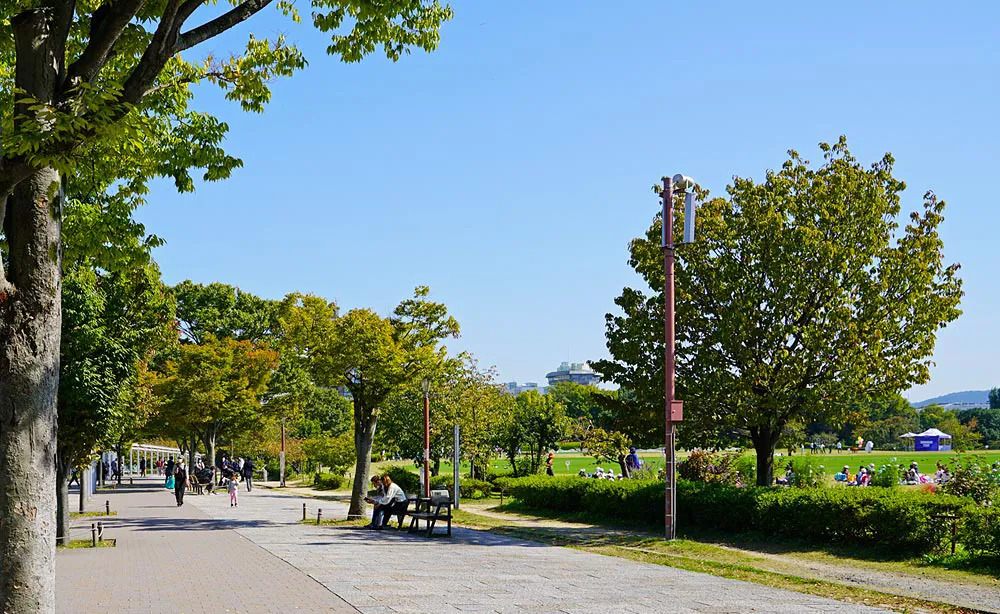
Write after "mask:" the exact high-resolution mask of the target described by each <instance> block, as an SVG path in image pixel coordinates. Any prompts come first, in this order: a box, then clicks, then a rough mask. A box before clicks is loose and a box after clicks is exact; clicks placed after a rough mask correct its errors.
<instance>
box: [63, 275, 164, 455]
mask: <svg viewBox="0 0 1000 614" xmlns="http://www.w3.org/2000/svg"><path fill="white" fill-rule="evenodd" d="M62 304H63V321H62V327H63V330H62V339H61V349H60V354H61V356H60V357H61V360H60V378H59V395H58V409H59V420H58V422H59V433H60V437H59V442H58V452H57V455H58V458H59V460H60V462H61V463H63V466H65V467H72V466H79V465H81V464H83V463H85V462H86V461H87V460H88V458H89V456H90V455H91V453H92V452H93V450H95V449H99V448H106V447H110V446H112V445H114V444H117V443H118V442H119V441H122V440H124V442H125V443H127V442H128V440H129V439H130V438H131V437H133V436H134V435H135V433H136V432H137V430H138V429H139V428H140V427H141V426H142V425H143V424H144V423H145V421H146V419H147V418H148V414H149V412H150V410H151V408H150V407H149V404H148V403H146V402H144V399H145V396H144V395H143V386H144V385H145V383H146V382H145V381H144V377H143V375H144V373H145V363H146V361H147V359H148V358H150V357H151V356H152V355H153V354H154V353H155V352H156V351H157V350H161V349H163V348H164V347H167V346H168V345H169V344H170V342H171V327H170V325H171V322H172V321H173V313H174V304H173V301H172V300H171V298H170V297H169V296H168V295H167V294H166V292H165V288H164V287H163V284H162V283H161V281H160V272H159V269H157V268H156V266H155V265H152V264H149V265H145V266H135V267H132V268H122V269H120V270H118V271H115V272H99V271H95V270H93V269H89V268H74V269H72V270H70V271H68V272H67V273H66V275H65V276H64V278H63V293H62Z"/></svg>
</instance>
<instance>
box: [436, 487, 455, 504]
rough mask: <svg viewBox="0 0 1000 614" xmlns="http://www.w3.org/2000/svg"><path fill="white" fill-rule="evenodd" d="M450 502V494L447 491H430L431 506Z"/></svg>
mask: <svg viewBox="0 0 1000 614" xmlns="http://www.w3.org/2000/svg"><path fill="white" fill-rule="evenodd" d="M450 501H451V493H450V492H448V491H447V490H432V491H431V505H443V504H445V503H449V502H450Z"/></svg>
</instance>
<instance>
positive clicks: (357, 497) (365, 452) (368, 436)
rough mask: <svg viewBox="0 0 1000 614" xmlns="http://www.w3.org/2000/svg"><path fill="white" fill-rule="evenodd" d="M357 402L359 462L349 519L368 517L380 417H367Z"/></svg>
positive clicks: (356, 422)
mask: <svg viewBox="0 0 1000 614" xmlns="http://www.w3.org/2000/svg"><path fill="white" fill-rule="evenodd" d="M360 410H361V408H360V407H359V406H358V403H357V401H355V404H354V415H355V419H354V450H355V452H356V457H357V462H356V463H355V465H354V488H353V489H352V490H351V507H350V509H349V510H347V517H348V518H363V517H364V516H365V515H367V513H368V510H367V507H368V506H367V505H365V496H366V495H367V494H368V478H369V477H370V475H371V470H372V443H373V442H374V441H375V427H376V426H377V425H378V417H377V416H373V415H368V416H365V415H364V413H363V412H362V411H360Z"/></svg>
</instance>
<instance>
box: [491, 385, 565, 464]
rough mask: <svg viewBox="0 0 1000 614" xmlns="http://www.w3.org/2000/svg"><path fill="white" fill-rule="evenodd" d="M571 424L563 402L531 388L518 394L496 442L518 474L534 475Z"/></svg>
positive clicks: (498, 430)
mask: <svg viewBox="0 0 1000 614" xmlns="http://www.w3.org/2000/svg"><path fill="white" fill-rule="evenodd" d="M567 423H568V422H567V419H566V410H565V408H564V407H563V406H562V405H560V404H559V403H557V402H556V401H555V399H552V398H550V397H549V396H548V395H541V394H538V392H536V391H534V390H529V391H527V392H522V393H521V394H519V395H517V397H516V399H515V402H514V407H513V408H512V411H510V412H509V413H508V414H507V415H506V416H504V417H503V422H502V423H501V424H500V425H499V428H498V429H497V431H496V432H495V434H494V437H495V439H494V441H495V443H496V445H497V446H498V447H499V448H501V449H502V450H503V451H504V454H505V455H506V456H507V458H508V459H509V460H510V463H511V466H513V467H514V474H515V475H530V474H534V473H538V470H539V469H540V468H541V466H542V458H543V456H544V455H545V454H546V453H547V452H548V451H549V450H551V449H552V448H553V447H555V445H556V444H557V443H558V442H559V439H560V438H561V437H562V434H563V432H564V431H565V429H566V426H567ZM522 453H523V454H524V455H525V456H524V457H523V458H521V457H520V455H521V454H522Z"/></svg>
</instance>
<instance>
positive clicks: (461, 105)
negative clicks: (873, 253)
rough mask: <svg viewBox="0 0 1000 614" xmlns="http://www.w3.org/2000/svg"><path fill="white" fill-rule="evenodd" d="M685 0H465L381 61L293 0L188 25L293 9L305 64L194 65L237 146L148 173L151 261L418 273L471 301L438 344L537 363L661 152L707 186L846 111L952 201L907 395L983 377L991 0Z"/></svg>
mask: <svg viewBox="0 0 1000 614" xmlns="http://www.w3.org/2000/svg"><path fill="white" fill-rule="evenodd" d="M299 4H301V5H304V4H305V3H304V2H300V3H299ZM679 4H682V3H668V2H662V1H657V2H652V1H651V2H639V1H633V2H628V3H620V4H616V3H608V2H584V1H573V2H570V1H568V0H566V1H555V0H550V1H546V2H523V3H517V4H515V3H500V2H489V1H482V2H477V1H473V0H461V1H459V2H455V3H454V4H453V7H454V9H455V19H454V20H453V21H452V22H450V23H448V24H446V25H445V27H444V29H443V31H442V41H441V47H440V49H439V50H438V51H437V52H435V53H433V54H429V55H428V54H425V53H423V52H415V53H414V54H413V55H410V56H407V57H405V58H403V59H402V60H401V61H400V62H398V63H396V64H393V63H391V62H388V61H385V60H384V59H379V58H377V57H374V56H373V57H372V58H370V59H368V60H366V61H364V62H362V63H361V64H353V65H344V64H342V63H339V62H338V61H336V60H335V59H334V58H330V57H328V56H326V55H324V52H323V50H324V48H325V45H326V39H325V38H324V37H323V35H321V34H319V33H317V32H315V31H313V30H312V28H311V26H309V25H308V24H307V23H303V24H301V25H295V24H292V23H290V22H288V21H287V20H285V19H283V18H282V17H280V15H278V14H277V13H276V12H269V13H268V15H266V16H262V17H258V18H255V20H254V21H251V22H249V23H247V24H244V26H243V27H241V28H240V29H239V30H237V31H236V32H233V33H230V34H229V35H228V36H227V37H225V38H223V39H218V40H216V41H213V43H212V44H211V45H210V46H209V47H208V48H206V49H204V50H202V51H209V50H210V51H212V52H214V53H215V54H216V55H217V56H222V55H226V54H228V53H229V51H230V50H236V49H237V48H238V46H241V45H242V42H243V41H245V38H246V36H247V34H248V33H249V32H253V33H254V34H255V35H257V36H258V37H263V36H268V35H273V34H275V33H276V32H284V33H285V34H286V35H288V36H289V38H290V39H292V40H293V41H296V42H297V43H298V44H299V46H300V47H301V48H302V49H303V50H305V51H306V53H307V56H308V58H309V60H310V65H309V67H308V68H307V69H306V70H305V71H303V72H301V73H299V74H298V75H296V76H295V77H293V78H292V79H288V80H284V81H281V82H278V83H275V84H274V88H273V89H274V99H273V102H272V103H271V104H270V106H269V107H268V108H267V110H266V112H265V113H263V114H262V115H250V114H245V113H243V112H241V111H240V109H239V108H238V106H236V105H233V104H231V103H227V102H225V101H224V100H222V99H221V97H220V96H219V95H218V94H217V93H216V92H215V91H213V90H211V89H209V88H204V89H203V90H202V91H200V93H199V99H198V106H199V107H201V108H203V109H205V110H207V111H210V112H212V113H215V114H217V115H219V116H221V117H223V118H224V119H225V120H226V121H228V122H229V124H230V126H231V136H230V138H229V140H228V142H227V148H228V150H229V151H230V153H232V154H233V155H237V156H239V157H241V158H242V159H243V160H244V162H245V167H244V168H243V169H241V170H239V171H238V172H236V173H235V174H234V176H233V177H232V178H231V179H230V180H228V181H225V182H222V183H215V184H206V185H199V187H198V191H197V192H196V193H195V194H185V195H177V194H175V193H174V192H173V191H172V188H171V187H170V185H169V184H167V183H165V182H163V183H159V184H157V186H156V189H155V190H154V192H153V194H152V195H151V197H150V205H148V206H147V207H146V208H144V209H143V210H142V211H141V212H140V214H139V217H140V219H141V220H142V221H143V222H145V223H146V224H147V227H148V230H149V231H150V232H154V233H156V234H158V235H160V236H162V237H164V238H165V239H166V240H167V245H166V246H165V247H163V248H160V249H159V250H158V251H157V253H156V258H157V260H158V261H159V262H160V265H161V267H162V269H163V273H164V277H165V279H166V280H167V282H168V283H175V282H177V281H180V280H183V279H188V278H190V279H193V280H195V281H199V282H210V281H216V280H218V281H223V282H227V283H231V284H235V285H238V286H240V287H242V288H243V289H245V290H247V291H250V292H254V293H256V294H259V295H262V296H265V297H269V298H279V297H281V296H283V295H284V294H285V293H288V292H292V291H302V292H310V293H314V294H319V295H322V296H325V297H327V298H330V299H333V300H336V301H337V302H338V303H339V304H340V305H341V306H342V307H343V308H351V307H356V306H370V307H373V308H375V309H377V310H379V311H381V312H388V311H389V310H390V309H391V308H392V307H393V306H394V305H395V304H396V303H397V302H398V301H399V300H401V299H402V298H404V297H406V296H408V295H409V294H410V293H411V292H412V289H413V287H414V286H416V285H418V284H427V285H429V286H430V287H431V289H432V293H433V294H432V296H433V297H435V298H436V299H438V300H441V301H443V302H445V303H446V304H447V305H448V306H449V308H450V309H451V310H452V312H453V313H454V314H455V316H456V317H457V318H458V319H459V321H460V322H461V324H462V326H463V336H462V338H461V339H460V340H458V341H455V342H453V343H452V346H453V347H455V348H456V349H466V350H469V351H472V352H473V353H474V354H476V356H477V357H478V358H479V359H480V361H481V362H482V363H483V364H484V365H496V366H497V368H498V369H499V371H500V374H501V377H502V378H503V379H504V380H511V379H516V380H518V381H524V380H534V381H541V382H544V375H545V373H546V372H548V371H550V370H552V369H553V368H555V367H556V366H557V365H558V363H559V362H560V361H564V360H573V361H581V360H587V359H594V358H599V357H603V356H604V355H605V353H606V350H605V346H604V314H605V313H606V312H608V311H609V310H612V309H613V308H614V304H613V299H614V297H615V296H617V295H618V294H619V293H620V292H621V289H622V287H624V286H626V285H631V286H635V285H638V284H641V283H642V282H641V280H639V279H638V277H637V276H636V275H635V274H634V273H633V272H632V270H631V269H630V268H629V267H628V265H627V263H626V259H627V252H626V247H627V244H628V241H629V240H630V239H631V238H632V237H634V236H637V235H638V234H640V233H642V232H643V231H644V229H645V228H646V227H647V226H648V224H649V222H650V221H651V219H652V217H653V215H654V214H655V213H656V211H657V207H658V203H657V199H656V197H655V196H654V195H653V194H652V192H651V191H650V189H649V188H650V186H651V185H652V183H654V182H655V181H657V180H658V178H659V177H661V176H662V175H665V174H674V173H676V172H684V173H685V174H688V175H691V176H693V177H695V178H696V179H697V180H698V182H699V183H701V184H702V185H703V186H705V187H707V188H709V189H710V190H711V191H712V192H713V193H715V194H719V193H722V192H723V190H724V189H725V186H726V184H727V183H728V182H729V180H730V179H731V177H732V176H733V175H739V176H753V177H757V178H759V177H761V176H762V175H763V173H764V171H765V170H766V169H768V168H774V167H777V166H779V165H780V164H781V162H782V161H783V160H784V157H785V151H786V150H787V149H790V148H794V149H797V150H799V151H800V152H802V153H804V154H806V155H807V157H810V158H814V159H818V158H819V156H818V150H817V148H816V144H817V143H818V142H820V141H832V140H835V139H836V138H837V137H838V136H839V135H841V134H846V135H847V136H848V139H849V142H850V144H851V148H852V151H853V152H854V153H855V155H856V156H857V157H858V158H859V159H861V160H863V161H865V162H872V161H874V160H876V159H877V158H879V157H880V156H881V155H882V154H883V153H884V152H886V151H890V152H892V153H893V155H894V156H895V157H896V160H897V166H896V171H897V175H898V176H899V177H901V178H902V179H904V180H905V181H906V183H907V185H908V186H909V188H908V190H907V192H906V194H905V199H904V209H905V210H910V209H914V208H917V207H919V205H920V202H921V196H922V195H923V193H924V192H925V191H926V190H928V189H933V190H934V191H935V192H936V193H937V194H938V195H939V196H940V197H941V198H943V199H944V200H946V201H947V202H948V203H949V207H948V209H947V211H946V217H947V219H946V222H945V225H944V229H943V234H944V239H945V245H946V253H947V257H948V259H949V261H958V262H960V263H962V267H963V268H962V276H963V278H964V279H965V291H966V297H965V299H964V302H963V308H964V310H965V314H964V315H963V316H962V317H961V318H960V319H959V320H958V321H957V322H956V323H954V324H952V325H951V326H949V327H948V328H947V329H946V330H945V331H943V332H942V334H941V335H940V337H939V341H938V344H937V350H936V353H935V360H936V362H937V366H936V368H935V369H934V370H933V375H932V379H931V382H930V383H929V384H927V385H925V386H921V387H918V388H916V389H914V390H913V391H911V392H910V394H909V395H908V396H910V397H911V398H912V399H913V400H917V399H921V398H924V397H928V396H933V395H936V394H940V393H944V392H949V391H953V390H965V389H978V388H985V387H989V386H993V385H1000V374H998V373H996V369H995V367H994V365H996V364H998V362H1000V360H998V359H1000V349H998V348H997V343H996V339H997V338H998V335H997V333H998V328H1000V327H998V325H997V319H996V317H995V313H996V312H997V307H998V300H1000V290H998V287H1000V286H998V284H996V283H995V282H994V280H995V279H996V276H997V270H998V268H1000V255H998V250H997V249H995V246H996V242H995V241H992V240H991V239H990V237H991V236H993V235H994V234H995V232H996V229H997V228H998V227H1000V211H998V208H997V206H996V198H995V193H996V192H997V187H996V184H995V181H994V180H993V177H994V173H995V172H996V171H995V168H994V167H995V164H996V155H995V150H996V147H997V143H998V142H1000V128H998V122H997V119H996V116H995V113H996V101H997V99H998V94H1000V91H998V90H1000V87H998V78H997V75H998V74H1000V73H998V70H997V69H998V67H1000V66H998V64H1000V54H998V49H997V45H998V43H997V42H996V36H995V28H996V26H995V24H996V23H997V21H998V18H1000V5H996V4H994V3H986V2H983V3H978V4H973V3H970V4H963V5H962V7H963V10H961V11H957V10H950V9H948V8H946V7H944V8H943V7H942V6H941V5H940V4H939V3H938V4H931V3H929V2H927V3H919V2H884V3H862V2H845V3H801V2H799V3H792V2H787V3H781V2H773V3H737V2H722V3H707V2H705V3H686V6H677V5H679ZM875 4H877V6H874V5H875ZM306 21H308V20H306Z"/></svg>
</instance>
